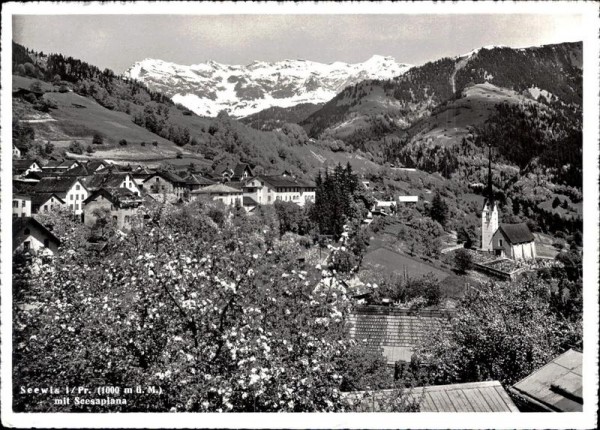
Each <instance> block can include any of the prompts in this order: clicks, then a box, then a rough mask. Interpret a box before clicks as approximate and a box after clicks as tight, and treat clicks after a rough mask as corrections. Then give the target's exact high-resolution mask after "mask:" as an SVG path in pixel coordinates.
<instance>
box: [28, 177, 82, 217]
mask: <svg viewBox="0 0 600 430" xmlns="http://www.w3.org/2000/svg"><path fill="white" fill-rule="evenodd" d="M33 192H34V193H45V194H47V193H50V194H56V195H57V196H58V197H59V198H60V199H62V200H63V201H64V202H65V204H66V207H67V208H68V209H69V210H70V211H71V212H73V213H74V214H75V215H81V214H82V213H83V201H84V200H85V199H87V198H88V197H89V194H90V192H89V190H88V189H87V187H86V186H85V185H83V182H82V180H81V179H80V178H77V177H75V176H59V177H46V178H42V179H40V181H39V182H38V183H37V184H36V186H35V187H34V188H33Z"/></svg>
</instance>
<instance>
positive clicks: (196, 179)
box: [185, 174, 215, 186]
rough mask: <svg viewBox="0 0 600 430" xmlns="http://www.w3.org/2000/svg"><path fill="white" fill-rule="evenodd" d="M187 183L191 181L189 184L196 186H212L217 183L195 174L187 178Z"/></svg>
mask: <svg viewBox="0 0 600 430" xmlns="http://www.w3.org/2000/svg"><path fill="white" fill-rule="evenodd" d="M185 179H186V181H189V182H188V183H190V184H194V185H207V186H208V185H212V184H214V183H215V181H211V180H210V179H208V178H205V177H204V176H202V175H194V174H190V175H189V176H188V177H187V178H185Z"/></svg>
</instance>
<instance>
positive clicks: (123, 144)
mask: <svg viewBox="0 0 600 430" xmlns="http://www.w3.org/2000/svg"><path fill="white" fill-rule="evenodd" d="M119 145H121V146H127V141H126V140H125V139H121V140H119Z"/></svg>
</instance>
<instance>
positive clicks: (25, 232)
mask: <svg viewBox="0 0 600 430" xmlns="http://www.w3.org/2000/svg"><path fill="white" fill-rule="evenodd" d="M23 233H24V234H25V236H29V235H30V234H31V230H29V229H28V228H26V229H25V230H23Z"/></svg>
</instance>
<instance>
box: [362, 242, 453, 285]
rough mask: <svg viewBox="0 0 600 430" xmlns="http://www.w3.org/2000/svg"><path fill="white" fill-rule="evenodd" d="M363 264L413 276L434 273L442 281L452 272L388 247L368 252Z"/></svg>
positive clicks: (417, 276) (387, 271)
mask: <svg viewBox="0 0 600 430" xmlns="http://www.w3.org/2000/svg"><path fill="white" fill-rule="evenodd" d="M363 264H364V265H365V266H366V267H370V268H372V269H376V270H381V271H384V272H386V273H397V274H399V275H403V274H404V273H406V274H407V276H408V277H411V278H419V277H421V276H423V275H427V274H429V273H432V274H433V275H434V276H435V277H436V278H437V279H439V280H440V281H441V280H443V279H445V278H447V277H448V276H449V275H450V273H449V272H446V271H443V270H441V269H438V268H437V267H434V266H432V265H430V264H429V263H427V262H424V261H422V260H419V259H416V258H413V257H410V256H408V255H404V254H399V253H397V252H394V251H391V250H389V249H387V248H378V249H375V250H373V251H370V252H368V253H367V254H366V255H365V257H364V259H363Z"/></svg>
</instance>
